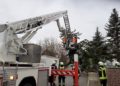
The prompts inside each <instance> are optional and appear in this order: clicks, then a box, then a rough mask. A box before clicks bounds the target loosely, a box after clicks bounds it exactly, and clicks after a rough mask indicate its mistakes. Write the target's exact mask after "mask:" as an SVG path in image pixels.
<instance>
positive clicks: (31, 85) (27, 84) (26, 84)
mask: <svg viewBox="0 0 120 86" xmlns="http://www.w3.org/2000/svg"><path fill="white" fill-rule="evenodd" d="M22 86H34V85H33V84H32V83H24V84H23V85H22Z"/></svg>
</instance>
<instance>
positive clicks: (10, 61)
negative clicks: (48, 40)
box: [0, 11, 71, 86]
mask: <svg viewBox="0 0 120 86" xmlns="http://www.w3.org/2000/svg"><path fill="white" fill-rule="evenodd" d="M60 18H63V20H64V23H65V29H64V28H62V27H61V26H60V22H59V19H60ZM52 21H56V22H57V25H58V28H59V31H60V32H61V33H62V34H66V33H68V32H69V33H70V32H71V31H70V25H69V20H68V15H67V11H61V12H56V13H52V14H48V15H43V16H39V17H35V18H30V19H26V20H21V21H17V22H13V23H6V24H1V25H0V86H47V78H48V72H47V71H46V70H47V68H45V67H42V66H40V65H36V63H33V62H19V61H16V59H17V57H19V55H27V53H28V52H27V49H25V48H24V46H23V44H27V43H28V41H29V40H30V39H31V38H32V37H33V36H34V35H35V33H36V32H37V31H38V30H39V29H41V28H42V26H44V25H46V24H48V23H50V22H52ZM21 33H25V35H24V36H22V37H21V38H18V34H21ZM20 58H22V57H20ZM37 64H39V63H37ZM41 71H45V72H41ZM44 73H45V75H44Z"/></svg>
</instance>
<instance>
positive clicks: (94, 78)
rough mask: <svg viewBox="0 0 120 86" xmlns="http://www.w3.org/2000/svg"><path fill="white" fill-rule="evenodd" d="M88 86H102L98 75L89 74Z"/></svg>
mask: <svg viewBox="0 0 120 86" xmlns="http://www.w3.org/2000/svg"><path fill="white" fill-rule="evenodd" d="M87 86H100V82H99V78H98V75H97V73H95V72H89V73H88V83H87Z"/></svg>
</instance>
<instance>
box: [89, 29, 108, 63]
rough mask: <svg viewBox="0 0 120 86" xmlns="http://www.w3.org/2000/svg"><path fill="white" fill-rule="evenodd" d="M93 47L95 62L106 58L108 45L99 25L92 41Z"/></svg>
mask: <svg viewBox="0 0 120 86" xmlns="http://www.w3.org/2000/svg"><path fill="white" fill-rule="evenodd" d="M91 48H92V49H93V54H94V56H93V63H94V64H95V65H97V64H98V61H99V60H105V59H106V56H107V52H106V50H107V47H106V44H105V41H104V37H103V36H102V34H101V33H100V32H99V29H98V27H97V28H96V32H95V35H94V37H93V40H92V41H91Z"/></svg>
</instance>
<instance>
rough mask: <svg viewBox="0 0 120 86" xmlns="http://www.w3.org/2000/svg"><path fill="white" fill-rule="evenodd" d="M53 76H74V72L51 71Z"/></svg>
mask: <svg viewBox="0 0 120 86" xmlns="http://www.w3.org/2000/svg"><path fill="white" fill-rule="evenodd" d="M51 74H53V75H64V76H74V75H75V72H74V71H73V70H51Z"/></svg>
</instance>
